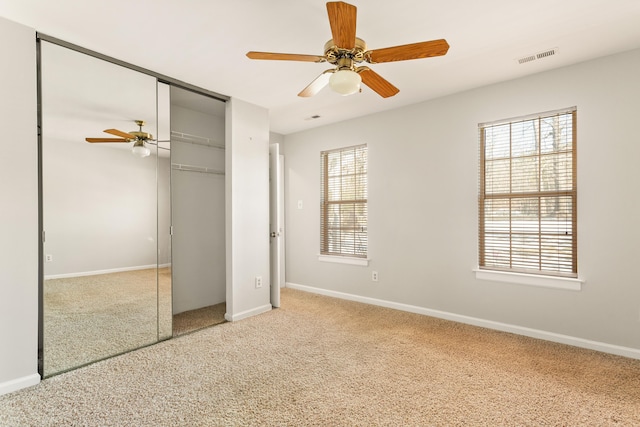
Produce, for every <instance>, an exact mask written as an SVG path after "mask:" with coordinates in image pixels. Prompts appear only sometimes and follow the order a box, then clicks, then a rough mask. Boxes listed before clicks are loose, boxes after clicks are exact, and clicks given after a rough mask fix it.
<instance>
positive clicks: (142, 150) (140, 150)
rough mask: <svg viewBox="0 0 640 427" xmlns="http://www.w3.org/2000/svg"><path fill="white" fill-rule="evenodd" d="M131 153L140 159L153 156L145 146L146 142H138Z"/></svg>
mask: <svg viewBox="0 0 640 427" xmlns="http://www.w3.org/2000/svg"><path fill="white" fill-rule="evenodd" d="M131 152H132V153H133V154H134V155H136V156H139V157H148V156H149V155H150V154H151V150H150V149H149V147H146V146H145V145H144V141H136V142H135V143H134V144H133V148H132V149H131Z"/></svg>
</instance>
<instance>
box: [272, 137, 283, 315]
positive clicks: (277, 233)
mask: <svg viewBox="0 0 640 427" xmlns="http://www.w3.org/2000/svg"><path fill="white" fill-rule="evenodd" d="M281 177H282V174H281V164H280V148H279V145H278V144H270V145H269V224H270V225H269V232H270V235H271V237H270V242H271V250H270V252H271V277H270V279H271V280H270V284H271V305H272V306H273V307H280V283H281V282H282V281H283V280H284V278H283V276H284V271H282V268H281V265H282V263H281V256H282V255H281V254H282V248H281V246H282V231H283V228H284V226H283V222H282V212H281V205H282V203H281V202H282V179H281Z"/></svg>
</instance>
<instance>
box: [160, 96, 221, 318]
mask: <svg viewBox="0 0 640 427" xmlns="http://www.w3.org/2000/svg"><path fill="white" fill-rule="evenodd" d="M172 90H176V89H175V88H173V89H172ZM177 90H182V89H177ZM224 124H225V123H224V117H216V116H213V115H211V114H205V113H204V112H200V111H195V110H192V109H189V108H184V107H181V106H177V105H172V107H171V129H172V130H173V131H177V132H182V133H187V134H190V135H196V136H199V137H202V138H209V139H211V140H212V142H211V143H212V144H215V145H222V146H224V142H225V141H224V136H225V132H224ZM179 141H180V139H178V138H173V139H172V142H171V161H172V163H174V164H181V165H186V166H196V167H203V168H210V169H212V170H215V171H221V172H224V169H225V164H224V162H225V152H224V150H220V149H217V148H212V147H205V146H202V145H196V144H190V143H185V142H179ZM171 179H172V182H171V186H172V198H173V226H174V236H173V313H174V314H177V313H181V312H183V311H188V310H194V309H197V308H201V307H207V306H210V305H214V304H218V303H221V302H224V301H225V300H226V282H225V269H226V263H225V258H226V256H225V255H226V254H225V250H226V249H225V217H224V216H225V206H224V203H225V196H224V191H225V178H224V175H216V174H210V173H202V172H191V171H181V170H175V169H174V170H172V174H171Z"/></svg>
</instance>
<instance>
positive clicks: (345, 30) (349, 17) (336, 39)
mask: <svg viewBox="0 0 640 427" xmlns="http://www.w3.org/2000/svg"><path fill="white" fill-rule="evenodd" d="M327 13H328V14H329V25H331V35H332V36H333V44H335V45H336V46H337V47H340V48H343V49H353V48H354V47H355V46H356V14H357V8H356V7H355V6H353V5H350V4H349V3H345V2H341V1H330V2H328V3H327Z"/></svg>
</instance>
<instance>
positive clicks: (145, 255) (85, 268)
mask: <svg viewBox="0 0 640 427" xmlns="http://www.w3.org/2000/svg"><path fill="white" fill-rule="evenodd" d="M109 145H110V144H100V145H97V144H87V143H78V142H69V141H62V140H51V139H49V140H47V139H46V135H45V139H44V142H43V198H44V200H43V206H44V229H45V232H46V242H45V254H51V255H52V259H53V260H52V261H51V262H46V263H45V277H51V276H54V277H56V276H58V277H59V276H61V275H75V274H83V273H88V274H90V273H91V272H105V271H118V270H125V269H135V268H141V267H145V266H155V264H156V262H157V255H156V254H157V250H158V249H157V238H156V236H157V229H156V224H157V212H158V211H157V189H156V157H155V156H153V155H152V156H150V157H146V158H140V157H137V156H133V155H132V153H131V151H130V150H123V149H115V148H114V147H110V146H109ZM161 189H162V190H163V191H168V185H165V186H163V187H161ZM165 214H167V213H166V212H165ZM161 262H162V260H161Z"/></svg>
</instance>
